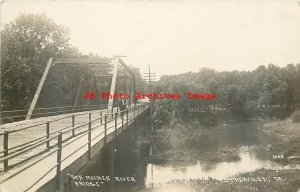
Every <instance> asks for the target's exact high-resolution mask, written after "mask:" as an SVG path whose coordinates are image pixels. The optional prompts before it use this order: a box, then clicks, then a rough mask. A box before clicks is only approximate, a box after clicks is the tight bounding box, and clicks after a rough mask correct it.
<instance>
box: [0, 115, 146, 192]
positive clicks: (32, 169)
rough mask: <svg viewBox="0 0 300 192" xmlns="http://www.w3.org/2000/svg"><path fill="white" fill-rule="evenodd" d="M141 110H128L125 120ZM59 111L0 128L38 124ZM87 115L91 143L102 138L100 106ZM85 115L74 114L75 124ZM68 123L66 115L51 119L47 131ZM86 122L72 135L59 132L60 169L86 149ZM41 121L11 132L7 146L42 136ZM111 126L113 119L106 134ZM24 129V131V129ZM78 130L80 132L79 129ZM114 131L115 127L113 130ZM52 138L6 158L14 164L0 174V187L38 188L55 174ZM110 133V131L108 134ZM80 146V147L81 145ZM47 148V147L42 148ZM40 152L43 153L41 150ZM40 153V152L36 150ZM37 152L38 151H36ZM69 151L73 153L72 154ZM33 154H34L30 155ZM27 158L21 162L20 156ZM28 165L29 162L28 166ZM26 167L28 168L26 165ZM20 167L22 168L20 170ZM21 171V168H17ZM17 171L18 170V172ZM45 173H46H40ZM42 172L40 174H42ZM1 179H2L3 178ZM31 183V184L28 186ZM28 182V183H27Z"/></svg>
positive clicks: (21, 189) (82, 119)
mask: <svg viewBox="0 0 300 192" xmlns="http://www.w3.org/2000/svg"><path fill="white" fill-rule="evenodd" d="M105 112H106V113H107V111H105V110H103V114H104V113H105ZM141 113H142V111H141V110H140V111H139V113H137V111H135V112H134V111H130V112H129V113H128V118H129V124H130V119H133V117H134V115H135V116H137V115H139V114H141ZM62 117H63V116H62V115H59V116H55V117H47V118H39V119H32V120H28V121H21V122H16V123H10V124H6V125H4V126H3V127H2V131H3V130H6V131H11V130H16V129H22V128H23V127H26V126H28V125H30V124H38V123H39V122H44V121H52V120H55V119H60V118H62ZM91 117H92V118H91V119H92V121H93V120H94V119H97V118H98V119H97V120H95V121H94V122H92V123H91V128H92V132H91V140H92V141H91V146H92V147H93V146H94V145H95V144H96V143H98V142H99V141H100V140H103V138H104V120H103V121H102V124H101V123H100V120H99V117H100V110H98V111H91ZM87 119H88V113H86V114H82V115H79V116H76V122H75V123H76V124H80V122H84V121H86V120H87ZM125 119H126V116H124V123H126V120H125ZM70 124H72V119H71V117H70V118H66V119H64V120H63V121H61V120H60V121H54V122H51V123H50V130H51V131H50V133H55V131H57V130H59V129H61V128H62V127H67V126H70ZM117 124H118V125H117V129H118V130H119V129H120V128H121V127H122V118H121V117H120V116H119V117H118V118H117ZM87 129H88V124H84V125H83V126H82V127H79V128H78V129H76V130H75V136H72V132H71V131H69V132H66V133H63V134H62V136H63V140H64V142H63V144H62V145H63V148H62V160H64V159H65V160H64V161H63V162H62V163H61V170H63V169H65V168H66V167H68V166H69V165H70V164H72V163H73V162H74V161H75V160H76V159H78V157H81V156H82V155H83V154H85V153H86V152H87V150H88V144H87V143H88V134H87V133H88V132H84V131H87ZM45 130H46V128H45V124H43V125H40V126H37V127H34V128H33V129H26V130H23V131H21V132H14V133H12V134H10V135H9V146H10V147H9V148H11V146H12V147H13V146H17V145H19V144H22V143H24V142H28V141H30V140H33V139H36V138H38V137H41V136H45ZM114 130H115V120H113V119H112V120H111V121H109V122H108V123H107V135H109V134H111V133H112V132H114ZM24 131H25V132H24ZM80 132H81V133H80ZM117 132H118V131H117ZM53 135H54V139H53V140H51V142H50V144H51V145H52V146H54V147H52V148H50V149H47V147H46V144H43V145H41V146H39V147H37V148H35V149H34V150H33V151H31V152H29V153H25V154H22V155H20V156H18V157H17V158H12V159H10V160H9V164H16V166H13V167H11V168H10V169H9V171H8V172H5V173H4V174H2V175H1V176H0V182H1V183H2V184H1V185H0V191H3V192H4V191H9V192H13V191H26V190H27V189H28V191H36V190H37V189H38V188H40V187H41V186H43V185H44V184H45V183H47V182H48V181H49V180H51V179H53V178H54V177H55V175H56V165H57V147H56V146H55V145H56V144H57V136H56V135H55V134H53ZM111 135H112V134H111ZM0 138H1V139H0V142H1V144H2V143H3V140H2V138H3V137H0ZM82 146H83V147H82ZM46 149H47V150H46ZM41 152H43V153H41ZM39 153H41V154H39ZM36 154H39V155H36ZM72 154H73V155H72ZM33 155H36V156H34V157H33V158H32V156H33ZM29 158H30V161H27V162H23V160H28V159H29ZM31 165H32V166H31ZM26 167H28V168H26ZM52 167H53V169H52V170H51V171H50V172H49V173H48V174H47V172H48V171H49V170H50V169H51V168H52ZM24 169H25V170H24ZM22 170H23V171H22ZM20 171H21V172H20ZM19 172H20V173H19ZM44 175H46V176H44ZM43 176H44V177H43ZM41 177H43V178H42V179H41V180H40V181H39V182H37V183H35V182H36V181H38V180H39V179H40V178H41ZM3 181H4V182H3ZM32 185H34V186H32ZM31 186H32V187H31Z"/></svg>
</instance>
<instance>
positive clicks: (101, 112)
mask: <svg viewBox="0 0 300 192" xmlns="http://www.w3.org/2000/svg"><path fill="white" fill-rule="evenodd" d="M100 124H101V125H102V111H100Z"/></svg>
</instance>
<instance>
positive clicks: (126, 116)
mask: <svg viewBox="0 0 300 192" xmlns="http://www.w3.org/2000/svg"><path fill="white" fill-rule="evenodd" d="M126 124H127V125H126V128H127V127H128V109H126Z"/></svg>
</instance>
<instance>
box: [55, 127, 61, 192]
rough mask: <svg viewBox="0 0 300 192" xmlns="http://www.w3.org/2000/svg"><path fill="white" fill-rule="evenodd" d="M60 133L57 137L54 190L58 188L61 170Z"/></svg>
mask: <svg viewBox="0 0 300 192" xmlns="http://www.w3.org/2000/svg"><path fill="white" fill-rule="evenodd" d="M61 146H62V132H59V133H58V136H57V148H58V150H57V166H56V189H59V188H60V169H61V150H62V147H61Z"/></svg>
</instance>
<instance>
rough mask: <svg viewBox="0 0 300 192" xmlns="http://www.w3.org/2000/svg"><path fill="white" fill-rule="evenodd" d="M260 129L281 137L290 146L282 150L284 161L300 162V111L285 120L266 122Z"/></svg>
mask: <svg viewBox="0 0 300 192" xmlns="http://www.w3.org/2000/svg"><path fill="white" fill-rule="evenodd" d="M260 129H261V130H262V131H264V132H266V133H267V134H270V135H272V136H274V137H277V138H279V139H280V140H282V142H284V143H285V144H286V145H287V146H288V148H287V149H285V150H284V151H282V154H283V155H284V159H283V160H284V161H286V162H293V163H300V111H299V110H298V111H296V112H294V113H293V114H292V115H291V116H290V117H289V118H287V119H286V120H283V121H275V122H268V123H265V124H264V125H263V126H262V127H260Z"/></svg>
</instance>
